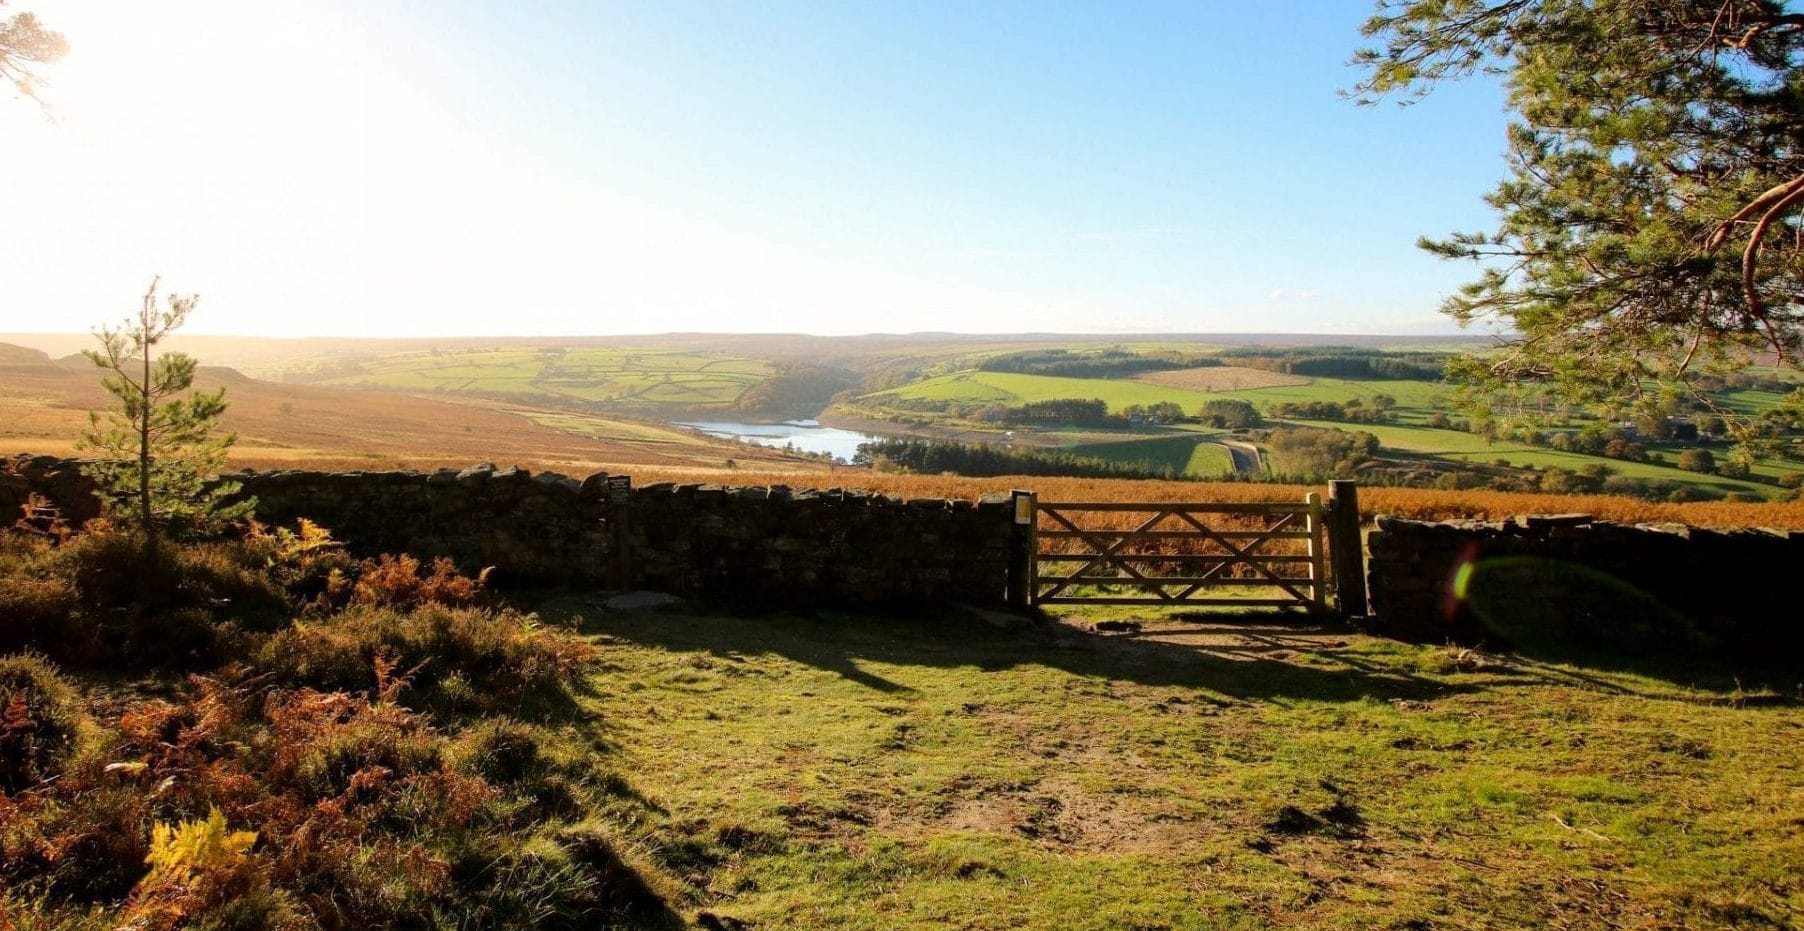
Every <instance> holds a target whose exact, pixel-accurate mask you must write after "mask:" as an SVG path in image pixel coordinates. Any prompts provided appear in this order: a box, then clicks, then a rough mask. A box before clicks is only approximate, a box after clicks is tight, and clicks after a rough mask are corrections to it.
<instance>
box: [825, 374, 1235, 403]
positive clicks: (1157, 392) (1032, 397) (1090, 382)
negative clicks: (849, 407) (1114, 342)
mask: <svg viewBox="0 0 1804 931" xmlns="http://www.w3.org/2000/svg"><path fill="white" fill-rule="evenodd" d="M885 396H893V397H897V398H903V399H917V398H920V399H929V400H935V401H950V402H955V403H961V404H971V403H978V404H992V403H993V404H1009V405H1019V404H1026V403H1029V402H1032V401H1046V400H1051V399H1053V398H1101V399H1103V400H1104V401H1106V402H1108V405H1109V409H1110V410H1119V409H1121V408H1123V407H1126V406H1128V405H1130V404H1141V405H1147V404H1157V403H1158V402H1160V401H1173V402H1176V403H1178V404H1180V405H1183V407H1184V408H1185V409H1186V410H1194V409H1195V408H1197V407H1199V406H1201V405H1202V403H1203V402H1204V401H1206V400H1208V399H1209V398H1210V397H1211V396H1212V395H1210V394H1209V393H1208V392H1203V391H1186V390H1183V389H1181V388H1166V387H1164V386H1161V385H1153V384H1148V383H1146V382H1138V381H1126V380H1118V379H1104V378H1057V377H1053V376H1049V375H1017V374H1015V373H1012V372H975V371H973V372H957V373H954V374H951V375H941V376H939V377H937V378H929V379H926V380H923V381H918V382H915V383H913V384H910V385H904V386H902V387H901V388H896V389H894V390H892V391H887V392H883V393H881V394H876V395H866V396H865V397H864V398H863V399H861V400H863V401H864V402H866V403H873V402H875V403H881V401H882V399H883V398H884V397H885Z"/></svg>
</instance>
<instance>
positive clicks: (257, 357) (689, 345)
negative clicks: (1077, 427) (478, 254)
mask: <svg viewBox="0 0 1804 931" xmlns="http://www.w3.org/2000/svg"><path fill="white" fill-rule="evenodd" d="M0 341H5V342H7V343H12V344H15V345H18V346H23V347H31V348H35V349H41V350H43V351H45V352H47V353H49V354H50V355H52V356H66V355H70V354H73V353H76V352H79V351H80V350H83V349H88V348H91V347H92V346H93V345H94V337H93V336H91V335H89V334H85V333H0ZM1492 342H1493V340H1492V339H1491V338H1490V337H1488V336H1482V335H1472V334H1461V335H1433V336H1420V335H1411V336H1401V335H1393V336H1383V335H1367V334H1352V335H1349V334H1345V333H1314V334H1311V333H991V334H977V333H872V334H867V335H863V336H810V335H807V334H799V333H662V334H656V335H629V336H556V335H548V336H444V337H407V338H384V339H354V338H346V337H307V338H301V339H275V338H270V337H247V336H204V335H202V336H195V335H189V334H185V333H176V334H174V335H173V336H171V337H169V339H168V341H167V342H165V343H164V344H163V346H162V348H164V349H166V350H168V351H171V352H185V353H188V354H189V355H192V356H194V357H195V358H197V359H199V360H200V361H201V362H202V363H204V364H209V365H230V366H233V367H235V368H238V369H240V370H242V371H244V372H246V373H248V374H250V375H252V376H253V377H259V378H268V377H273V376H275V375H277V374H279V373H281V372H283V371H285V370H290V369H294V368H296V367H305V368H311V367H314V366H315V365H317V363H319V362H320V361H321V360H326V359H344V358H347V357H358V356H368V357H374V356H382V355H389V354H393V353H400V352H424V351H427V350H434V349H437V350H443V351H447V352H454V351H458V350H465V349H483V348H498V349H499V348H534V347H566V348H572V349H575V348H583V347H623V348H642V349H675V350H683V351H689V352H723V353H730V354H733V355H739V356H752V357H756V358H763V359H769V360H773V361H805V362H808V363H810V364H814V365H828V366H844V367H853V368H856V367H858V365H859V363H860V362H861V361H862V360H866V359H869V358H871V357H875V356H938V355H957V354H963V353H973V352H985V351H1001V350H1006V349H1020V348H1028V347H1034V346H1048V345H1056V346H1086V345H1094V346H1108V345H1116V344H1124V343H1135V344H1144V343H1188V344H1194V345H1198V346H1218V347H1225V346H1365V347H1374V348H1401V347H1409V348H1438V349H1460V348H1481V347H1484V346H1488V345H1491V344H1492Z"/></svg>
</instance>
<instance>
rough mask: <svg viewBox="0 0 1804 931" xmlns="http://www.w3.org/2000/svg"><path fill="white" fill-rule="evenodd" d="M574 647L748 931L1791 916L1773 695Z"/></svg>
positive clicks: (1344, 671) (1229, 642)
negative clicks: (718, 842) (589, 660)
mask: <svg viewBox="0 0 1804 931" xmlns="http://www.w3.org/2000/svg"><path fill="white" fill-rule="evenodd" d="M593 628H594V629H598V630H603V631H605V633H606V636H605V637H604V640H606V641H607V642H608V643H609V646H608V647H607V655H608V660H609V665H608V668H607V670H606V671H605V672H603V673H602V674H600V675H598V676H597V677H596V678H595V679H594V684H595V686H596V690H595V691H596V696H597V697H596V698H595V699H594V703H593V707H594V708H595V710H596V711H597V712H598V713H599V714H600V715H601V718H602V720H603V721H605V722H607V733H608V735H609V739H610V741H611V742H612V743H613V745H614V752H615V755H616V756H617V757H618V758H620V760H621V762H623V763H624V764H625V765H626V767H627V769H628V771H631V772H633V773H635V776H634V787H635V789H636V790H637V791H639V792H641V793H644V794H645V795H646V796H648V797H649V798H650V799H651V800H652V801H654V802H655V803H656V804H657V805H660V806H662V807H664V808H667V809H668V810H669V812H670V814H671V816H672V817H673V818H674V819H677V820H679V821H681V820H684V819H695V820H706V821H709V822H711V823H712V825H713V826H714V827H715V829H716V830H717V831H718V832H719V835H720V836H721V837H723V838H731V839H732V843H731V844H730V845H729V846H731V847H733V848H735V852H733V853H732V854H731V855H730V856H729V857H728V858H727V859H726V861H725V862H723V863H720V864H719V865H718V866H717V867H716V869H715V870H714V872H713V873H712V875H711V876H710V878H709V881H708V887H709V889H710V890H711V895H712V899H713V900H712V901H711V902H710V903H709V904H708V908H710V909H711V910H713V911H715V912H717V913H719V914H722V915H727V916H732V917H735V918H741V919H747V920H750V921H752V922H754V923H756V925H757V926H758V927H768V928H809V927H836V928H868V929H891V928H923V929H925V928H941V927H962V928H1060V929H1066V928H1097V929H1101V928H1124V927H1143V928H1155V927H1156V928H1237V927H1246V928H1251V927H1271V926H1288V927H1341V928H1367V927H1391V928H1402V927H1430V926H1433V927H1462V928H1513V927H1524V926H1570V927H1604V926H1653V925H1660V926H1676V925H1678V924H1682V923H1688V924H1690V925H1691V926H1697V927H1709V926H1724V925H1727V924H1730V923H1735V922H1740V923H1750V924H1751V923H1758V924H1760V925H1761V926H1773V927H1777V926H1779V923H1782V922H1784V921H1786V920H1788V919H1787V916H1795V915H1796V914H1797V913H1798V911H1799V910H1800V909H1804V886H1800V884H1799V883H1798V882H1797V876H1796V873H1795V872H1794V871H1793V870H1792V868H1791V866H1790V864H1796V863H1798V862H1804V829H1801V828H1800V826H1799V823H1798V822H1797V821H1796V819H1795V814H1796V812H1797V811H1799V810H1804V777H1801V776H1800V775H1799V773H1800V772H1801V771H1804V770H1800V764H1804V749H1801V748H1804V744H1800V742H1799V741H1798V740H1797V734H1798V733H1799V732H1800V728H1804V710H1801V709H1800V707H1799V704H1798V702H1797V700H1796V699H1797V696H1790V695H1783V696H1769V697H1768V698H1767V699H1765V700H1764V701H1759V702H1756V701H1745V700H1742V699H1740V698H1738V696H1737V695H1736V694H1735V693H1733V692H1722V691H1712V690H1709V689H1708V688H1705V689H1699V688H1693V687H1691V686H1690V685H1689V682H1690V680H1689V679H1686V680H1682V681H1681V683H1680V684H1674V683H1672V682H1668V681H1663V680H1661V679H1657V678H1649V677H1645V676H1641V675H1635V674H1629V673H1623V672H1610V671H1604V670H1599V669H1593V668H1583V667H1574V666H1564V665H1555V664H1550V663H1543V662H1535V661H1527V660H1524V661H1519V662H1512V663H1509V664H1505V665H1498V664H1496V663H1495V662H1492V663H1491V664H1488V665H1484V666H1482V667H1474V666H1471V665H1464V666H1462V665H1461V664H1460V662H1459V658H1458V657H1457V656H1456V655H1455V654H1452V653H1450V652H1449V651H1446V650H1442V649H1437V648H1431V647H1416V646H1408V645H1403V644H1397V643H1392V642H1388V641H1382V640H1377V639H1372V638H1367V637H1362V636H1358V635H1352V634H1347V633H1342V632H1332V631H1329V632H1323V633H1316V634H1311V633H1299V632H1298V631H1296V630H1293V629H1286V628H1279V627H1270V626H1263V627H1262V626H1253V627H1245V628H1240V629H1234V630H1222V629H1213V630H1210V629H1202V628H1197V627H1194V626H1191V625H1187V624H1184V623H1183V622H1172V621H1162V622H1161V621H1149V629H1148V631H1147V635H1142V636H1138V637H1128V638H1109V637H1104V636H1102V635H1097V634H1093V633H1090V632H1089V631H1088V630H1086V629H1083V628H1082V627H1080V626H1077V625H1070V624H1067V625H1054V626H1051V627H1048V628H1045V629H1040V630H1025V631H1023V630H1015V631H1007V632H1004V631H998V630H996V629H993V628H991V627H989V626H986V625H985V624H983V623H982V622H978V621H974V620H973V619H971V618H968V617H963V616H956V615H955V616H945V617H923V618H913V619H894V618H892V619H884V620H874V619H868V618H855V617H850V616H839V615H824V616H819V617H805V618H804V617H780V618H751V619H748V618H717V617H705V616H694V615H690V614H674V615H662V616H660V615H651V616H638V617H624V618H620V617H614V618H608V619H606V620H604V621H600V622H596V623H595V624H594V625H593ZM1688 675H1689V674H1688ZM1710 684H1712V685H1715V684H1719V683H1714V682H1713V683H1710ZM1731 687H1732V686H1731Z"/></svg>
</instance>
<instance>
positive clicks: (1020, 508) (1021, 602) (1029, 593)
mask: <svg viewBox="0 0 1804 931" xmlns="http://www.w3.org/2000/svg"><path fill="white" fill-rule="evenodd" d="M1010 495H1011V498H1010V503H1011V504H1013V505H1014V507H1013V508H1012V509H1011V510H1010V512H1009V514H1010V520H1011V521H1012V522H1013V526H1012V527H1011V528H1010V533H1009V560H1008V603H1009V607H1011V608H1021V609H1026V608H1031V607H1033V602H1034V572H1035V569H1034V549H1035V548H1036V546H1037V543H1036V542H1035V540H1034V525H1035V523H1036V522H1037V521H1038V520H1039V517H1038V504H1039V502H1038V500H1037V499H1036V498H1035V497H1034V493H1033V492H1031V491H1023V490H1021V489H1019V488H1017V489H1015V490H1014V491H1012V492H1010Z"/></svg>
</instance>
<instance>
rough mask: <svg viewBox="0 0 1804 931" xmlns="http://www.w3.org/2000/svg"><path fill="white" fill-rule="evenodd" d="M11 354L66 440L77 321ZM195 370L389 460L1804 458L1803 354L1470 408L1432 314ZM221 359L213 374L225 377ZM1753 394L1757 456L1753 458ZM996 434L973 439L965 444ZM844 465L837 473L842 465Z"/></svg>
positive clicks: (25, 388)
mask: <svg viewBox="0 0 1804 931" xmlns="http://www.w3.org/2000/svg"><path fill="white" fill-rule="evenodd" d="M7 339H10V340H13V341H14V342H15V343H17V344H18V345H15V346H14V347H13V348H12V349H10V350H8V351H7V352H5V353H0V373H3V374H4V377H3V378H0V412H3V413H4V414H5V415H6V416H5V418H4V420H3V421H0V422H3V423H4V426H0V445H3V446H4V447H5V449H4V450H3V451H7V452H17V451H32V452H48V453H63V452H67V451H68V449H69V446H70V443H71V438H72V437H73V436H75V435H76V433H77V432H78V431H79V428H80V425H81V424H82V423H83V422H84V418H85V411H87V410H90V409H92V408H94V407H95V406H96V405H97V404H98V403H100V401H101V400H102V397H101V395H100V393H99V389H98V387H97V386H96V384H95V382H94V380H93V378H92V377H91V370H90V369H88V368H87V367H86V365H85V363H84V362H83V361H82V360H81V359H80V358H79V357H75V356H71V355H66V354H64V355H57V353H65V352H72V351H73V350H74V349H76V348H79V341H78V340H76V339H74V338H72V337H48V336H12V337H0V342H4V341H5V340H7ZM171 345H172V347H173V348H175V349H177V350H184V349H185V350H187V351H191V352H194V353H197V354H200V358H201V360H202V362H203V363H206V367H204V368H203V371H202V376H201V383H202V384H203V386H205V385H208V384H211V383H217V384H224V385H227V386H228V387H229V390H230V393H231V396H232V403H233V407H232V409H231V411H230V412H229V413H228V415H227V421H226V426H227V427H228V428H230V429H234V430H236V431H238V432H239V434H240V435H241V438H240V444H239V447H238V448H237V449H236V450H235V452H234V454H233V455H234V461H235V463H237V464H241V465H270V466H300V465H305V466H310V467H312V466H317V467H348V468H379V467H397V466H418V465H426V464H453V465H466V464H468V463H469V462H472V461H477V460H482V459H495V460H498V461H499V460H508V461H515V462H519V463H521V464H522V465H528V466H530V467H534V468H541V469H552V470H556V471H563V472H570V473H577V474H580V473H584V472H587V471H595V470H605V469H614V470H628V469H646V468H651V469H654V470H656V469H663V470H669V471H671V472H673V473H681V472H682V470H684V469H690V468H693V469H698V470H736V469H737V470H756V471H777V472H782V471H801V472H809V471H830V470H833V469H834V468H836V465H835V463H833V462H831V461H828V457H826V456H824V455H822V454H818V453H816V454H809V453H808V451H807V450H806V449H803V448H791V449H789V450H782V449H773V448H770V447H765V446H759V445H756V444H753V443H745V442H739V443H727V442H720V441H718V439H717V438H713V437H709V436H705V435H701V434H699V433H697V432H696V431H693V430H688V429H683V428H680V427H676V426H673V422H678V421H683V420H688V419H706V420H725V421H740V422H746V423H759V422H772V421H785V420H796V419H802V418H807V419H810V420H819V421H820V422H822V423H824V424H827V425H829V426H834V427H840V428H845V429H851V430H857V431H862V432H864V433H867V434H870V435H872V436H874V437H877V438H882V439H888V440H896V441H906V442H900V443H896V444H889V445H879V446H877V447H874V448H873V449H871V450H870V451H869V453H868V454H867V455H866V456H865V457H864V458H863V459H862V460H859V462H858V464H859V465H864V466H875V467H876V468H878V469H880V470H888V471H892V472H914V473H932V474H938V473H943V472H955V473H958V474H964V475H994V474H1009V473H1013V474H1034V475H1068V476H1084V475H1093V476H1108V477H1121V478H1143V479H1170V480H1206V479H1214V480H1224V479H1226V480H1242V481H1255V482H1270V481H1282V480H1289V481H1291V482H1315V481H1319V480H1321V479H1323V478H1326V477H1329V476H1334V475H1338V476H1341V477H1358V478H1360V479H1362V481H1364V482H1365V483H1366V484H1368V485H1394V486H1405V487H1416V488H1438V489H1446V490H1477V489H1488V490H1495V491H1505V492H1526V493H1544V494H1554V495H1572V494H1579V495H1586V494H1608V495H1626V496H1631V497H1637V498H1640V499H1643V500H1646V501H1650V502H1652V501H1657V502H1670V503H1683V502H1686V501H1693V500H1713V499H1726V500H1728V501H1731V502H1740V503H1752V502H1758V501H1771V500H1784V499H1789V498H1791V497H1793V496H1794V495H1795V494H1796V490H1797V487H1798V485H1799V483H1800V482H1801V481H1804V452H1801V451H1800V450H1801V449H1804V447H1801V446H1800V444H1799V442H1798V440H1799V435H1798V433H1797V429H1796V424H1795V423H1794V422H1793V420H1792V419H1790V415H1789V414H1787V413H1785V405H1784V403H1783V402H1784V400H1785V397H1786V395H1787V394H1788V393H1789V392H1790V391H1792V390H1793V389H1794V388H1795V387H1796V380H1795V377H1794V376H1793V375H1791V374H1788V373H1785V372H1782V371H1780V370H1776V369H1772V368H1763V367H1759V366H1751V367H1749V368H1748V369H1746V370H1744V371H1741V372H1735V373H1730V374H1728V375H1726V376H1721V377H1715V378H1711V379H1705V380H1704V381H1703V382H1702V384H1704V386H1705V387H1706V389H1707V390H1706V392H1705V393H1704V394H1703V395H1701V396H1700V397H1699V398H1696V399H1690V400H1687V401H1683V402H1681V401H1678V400H1674V401H1671V402H1669V403H1668V404H1667V406H1666V408H1664V409H1663V410H1661V411H1659V412H1657V413H1656V414H1654V415H1651V416H1650V415H1645V414H1644V415H1641V416H1638V417H1631V416H1630V415H1628V414H1626V413H1624V414H1618V415H1616V416H1614V417H1603V416H1598V415H1596V414H1593V413H1590V412H1587V411H1584V410H1580V409H1577V408H1571V407H1566V406H1562V405H1560V404H1558V403H1557V402H1555V401H1553V400H1552V399H1551V395H1549V396H1548V397H1545V398H1542V399H1540V407H1541V409H1540V410H1538V411H1535V412H1534V416H1532V417H1530V418H1527V419H1524V420H1514V421H1512V420H1501V419H1490V418H1486V417H1482V416H1479V417H1474V416H1473V415H1472V414H1471V413H1470V411H1469V410H1466V409H1463V408H1461V407H1459V406H1458V405H1457V404H1456V402H1455V396H1454V390H1453V388H1452V386H1450V385H1449V384H1448V383H1447V382H1446V381H1445V380H1444V379H1443V377H1442V370H1443V368H1444V366H1445V364H1446V361H1447V359H1448V358H1449V356H1450V355H1451V354H1452V353H1453V352H1455V351H1469V350H1480V351H1482V348H1483V346H1482V344H1481V343H1480V342H1478V341H1475V340H1473V339H1460V338H1445V337H1443V338H1431V337H1388V338H1387V337H1359V338H1349V337H1339V338H1337V339H1335V340H1332V341H1330V340H1329V339H1328V338H1326V337H1299V336H1287V337H1276V336H1227V335H1215V336H1154V337H1145V338H1136V339H1134V340H1125V341H1124V340H1122V339H1119V338H1100V337H1095V338H1093V337H1082V336H1052V335H1045V336H1033V335H1027V336H995V337H973V336H956V335H948V334H916V335H911V336H869V337H803V336H757V335H704V334H688V335H685V334H673V335H666V336H655V337H654V336H643V337H612V338H608V339H598V338H584V339H567V340H557V339H537V340H532V339H525V338H514V339H495V340H440V341H433V342H430V343H428V342H425V341H405V340H380V341H378V340H371V341H355V340H294V341H284V340H233V339H226V338H218V337H182V336H179V335H178V336H177V337H176V338H175V339H174V341H173V342H172V344H171ZM209 379H211V382H209ZM1736 417H1740V418H1742V419H1743V422H1744V424H1745V425H1746V426H1748V427H1749V428H1750V429H1751V430H1752V432H1753V434H1754V435H1755V437H1756V439H1758V440H1760V441H1761V445H1760V446H1758V447H1757V449H1758V454H1757V455H1754V456H1752V457H1745V458H1744V457H1742V455H1741V454H1738V453H1737V449H1738V448H1739V447H1738V444H1737V443H1736V442H1735V440H1734V438H1732V437H1731V436H1730V435H1729V434H1730V429H1729V424H1728V423H1726V422H1725V421H1733V420H1734V418H1736ZM974 446H983V447H986V448H988V449H989V450H990V451H991V452H992V453H993V454H995V455H993V456H992V457H991V458H992V459H996V457H997V456H1000V457H1001V458H1000V459H999V460H998V461H992V462H988V463H979V462H978V461H977V458H978V457H973V456H969V455H961V454H959V453H958V452H957V450H958V448H959V447H974ZM828 483H829V484H843V482H838V481H831V480H830V481H829V482H828Z"/></svg>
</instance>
